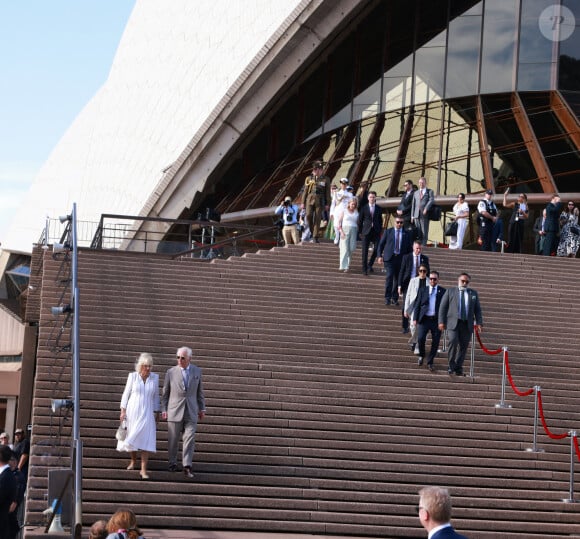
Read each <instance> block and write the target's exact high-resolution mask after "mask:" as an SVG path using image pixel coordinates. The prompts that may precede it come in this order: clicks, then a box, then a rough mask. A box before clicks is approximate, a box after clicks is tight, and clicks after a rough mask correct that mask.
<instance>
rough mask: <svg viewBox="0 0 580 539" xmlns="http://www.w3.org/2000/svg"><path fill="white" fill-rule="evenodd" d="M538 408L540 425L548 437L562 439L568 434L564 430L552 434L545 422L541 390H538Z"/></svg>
mask: <svg viewBox="0 0 580 539" xmlns="http://www.w3.org/2000/svg"><path fill="white" fill-rule="evenodd" d="M538 408H539V409H540V419H541V420H542V426H543V427H544V430H545V431H546V434H547V435H548V437H550V438H552V440H562V439H563V438H566V437H567V436H568V433H567V432H565V433H564V434H553V433H552V432H550V429H549V428H548V425H547V424H546V418H545V417H544V409H543V408H542V392H541V390H538Z"/></svg>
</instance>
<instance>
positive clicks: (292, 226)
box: [275, 196, 300, 245]
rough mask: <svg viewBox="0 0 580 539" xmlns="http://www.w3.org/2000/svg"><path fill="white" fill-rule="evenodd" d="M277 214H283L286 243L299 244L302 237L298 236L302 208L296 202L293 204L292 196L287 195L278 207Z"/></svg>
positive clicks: (283, 235)
mask: <svg viewBox="0 0 580 539" xmlns="http://www.w3.org/2000/svg"><path fill="white" fill-rule="evenodd" d="M275 213H276V215H280V216H281V221H282V222H281V224H282V237H283V238H284V243H285V244H286V245H290V244H291V243H294V244H295V245H298V244H299V243H300V238H299V236H298V217H299V214H300V210H299V209H298V206H297V205H296V204H292V197H289V196H287V197H286V198H285V199H284V202H282V204H280V205H279V206H278V207H277V208H276V212H275Z"/></svg>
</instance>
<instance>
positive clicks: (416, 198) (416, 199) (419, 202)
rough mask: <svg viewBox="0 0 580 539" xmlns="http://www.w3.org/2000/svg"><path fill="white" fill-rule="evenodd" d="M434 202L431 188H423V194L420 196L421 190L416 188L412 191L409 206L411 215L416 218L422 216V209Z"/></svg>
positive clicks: (426, 208)
mask: <svg viewBox="0 0 580 539" xmlns="http://www.w3.org/2000/svg"><path fill="white" fill-rule="evenodd" d="M434 202H435V195H434V193H433V190H432V189H429V188H425V194H424V195H423V198H421V190H420V189H417V190H416V191H415V192H414V193H413V205H412V207H411V217H412V218H413V219H417V218H419V217H423V210H428V209H429V208H430V207H431V206H433V203H434Z"/></svg>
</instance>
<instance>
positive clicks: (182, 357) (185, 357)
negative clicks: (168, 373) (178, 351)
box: [175, 356, 187, 359]
mask: <svg viewBox="0 0 580 539" xmlns="http://www.w3.org/2000/svg"><path fill="white" fill-rule="evenodd" d="M175 357H176V358H177V359H187V356H175Z"/></svg>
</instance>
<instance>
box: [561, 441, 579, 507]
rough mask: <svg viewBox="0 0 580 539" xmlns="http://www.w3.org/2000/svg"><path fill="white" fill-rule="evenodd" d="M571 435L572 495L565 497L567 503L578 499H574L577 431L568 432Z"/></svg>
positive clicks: (564, 500)
mask: <svg viewBox="0 0 580 539" xmlns="http://www.w3.org/2000/svg"><path fill="white" fill-rule="evenodd" d="M568 434H569V435H570V496H569V497H568V498H564V499H563V500H562V501H563V502H565V503H576V502H577V501H578V500H575V499H574V439H575V438H576V431H575V430H571V431H570V432H568Z"/></svg>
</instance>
